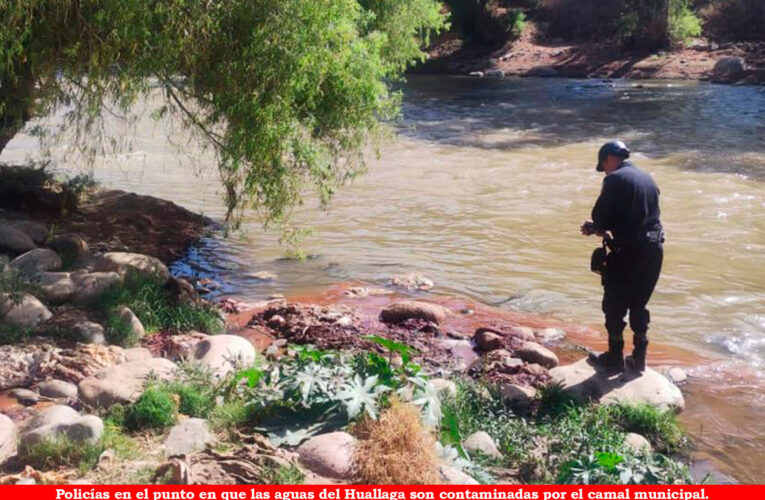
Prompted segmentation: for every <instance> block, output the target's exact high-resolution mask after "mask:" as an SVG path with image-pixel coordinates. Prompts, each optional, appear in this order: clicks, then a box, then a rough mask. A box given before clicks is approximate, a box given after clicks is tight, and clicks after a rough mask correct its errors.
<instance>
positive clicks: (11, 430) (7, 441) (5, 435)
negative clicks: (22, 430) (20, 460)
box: [0, 413, 18, 465]
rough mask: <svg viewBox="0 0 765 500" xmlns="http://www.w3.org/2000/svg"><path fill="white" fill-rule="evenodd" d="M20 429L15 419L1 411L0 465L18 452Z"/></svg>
mask: <svg viewBox="0 0 765 500" xmlns="http://www.w3.org/2000/svg"><path fill="white" fill-rule="evenodd" d="M17 439H18V431H17V430H16V424H14V423H13V420H11V419H10V418H8V417H6V416H5V415H3V414H2V413H0V465H3V464H4V463H5V462H6V461H7V460H8V459H9V458H10V457H12V456H13V455H15V454H16V440H17Z"/></svg>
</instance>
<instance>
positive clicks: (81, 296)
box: [70, 272, 122, 304]
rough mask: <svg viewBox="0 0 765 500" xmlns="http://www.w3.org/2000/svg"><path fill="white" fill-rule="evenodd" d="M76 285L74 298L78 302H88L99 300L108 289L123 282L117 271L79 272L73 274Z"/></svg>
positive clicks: (73, 281)
mask: <svg viewBox="0 0 765 500" xmlns="http://www.w3.org/2000/svg"><path fill="white" fill-rule="evenodd" d="M70 277H71V280H72V283H73V285H74V293H73V296H72V299H73V300H74V301H75V302H77V303H78V304H87V303H89V302H93V301H96V300H98V298H99V297H101V296H102V295H103V294H104V293H105V292H106V291H107V290H109V289H110V288H112V287H113V286H117V285H119V284H120V283H122V279H121V278H120V275H119V274H117V273H115V272H95V273H87V272H77V273H72V274H71V276H70Z"/></svg>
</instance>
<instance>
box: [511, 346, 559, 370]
mask: <svg viewBox="0 0 765 500" xmlns="http://www.w3.org/2000/svg"><path fill="white" fill-rule="evenodd" d="M515 354H516V355H517V356H518V357H519V358H521V359H522V360H523V361H525V362H527V363H536V364H538V365H541V366H544V367H545V368H554V367H556V366H558V356H556V355H555V353H554V352H552V351H551V350H550V349H548V348H546V347H544V346H541V345H539V344H537V343H536V342H524V343H523V345H522V346H521V348H520V349H516V351H515Z"/></svg>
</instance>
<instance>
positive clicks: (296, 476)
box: [263, 465, 305, 484]
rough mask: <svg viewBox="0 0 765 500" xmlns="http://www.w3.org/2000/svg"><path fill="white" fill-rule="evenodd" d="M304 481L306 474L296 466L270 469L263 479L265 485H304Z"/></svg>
mask: <svg viewBox="0 0 765 500" xmlns="http://www.w3.org/2000/svg"><path fill="white" fill-rule="evenodd" d="M303 481H305V474H303V472H302V471H301V470H300V468H298V467H296V466H294V465H290V466H289V467H286V466H281V467H272V468H268V469H266V471H265V474H264V477H263V482H264V483H265V484H303Z"/></svg>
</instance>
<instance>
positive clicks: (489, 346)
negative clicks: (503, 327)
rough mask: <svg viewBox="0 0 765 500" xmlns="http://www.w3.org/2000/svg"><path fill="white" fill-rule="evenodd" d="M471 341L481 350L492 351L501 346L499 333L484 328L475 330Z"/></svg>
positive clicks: (501, 341)
mask: <svg viewBox="0 0 765 500" xmlns="http://www.w3.org/2000/svg"><path fill="white" fill-rule="evenodd" d="M473 342H475V345H476V348H478V350H479V351H481V352H489V351H494V350H496V349H501V348H502V343H503V338H502V336H501V335H499V334H497V333H494V332H492V331H489V330H486V329H484V328H479V329H478V330H476V332H475V335H473Z"/></svg>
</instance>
